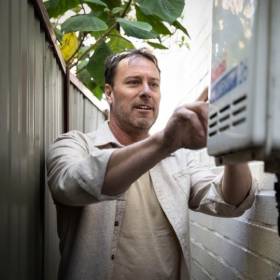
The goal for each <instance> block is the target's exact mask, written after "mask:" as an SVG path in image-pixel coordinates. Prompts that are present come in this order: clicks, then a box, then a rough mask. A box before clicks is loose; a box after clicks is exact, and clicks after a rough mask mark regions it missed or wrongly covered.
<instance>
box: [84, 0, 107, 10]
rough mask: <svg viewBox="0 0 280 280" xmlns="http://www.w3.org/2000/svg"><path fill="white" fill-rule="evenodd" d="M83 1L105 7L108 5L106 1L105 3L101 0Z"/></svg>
mask: <svg viewBox="0 0 280 280" xmlns="http://www.w3.org/2000/svg"><path fill="white" fill-rule="evenodd" d="M81 1H82V2H83V3H91V4H96V5H99V6H103V7H106V8H107V7H108V6H107V4H106V3H104V2H103V1H101V0H81Z"/></svg>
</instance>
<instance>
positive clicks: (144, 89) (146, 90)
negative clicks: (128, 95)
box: [140, 83, 151, 97]
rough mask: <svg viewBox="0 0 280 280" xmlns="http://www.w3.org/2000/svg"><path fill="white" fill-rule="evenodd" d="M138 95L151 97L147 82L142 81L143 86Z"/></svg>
mask: <svg viewBox="0 0 280 280" xmlns="http://www.w3.org/2000/svg"><path fill="white" fill-rule="evenodd" d="M140 96H147V97H151V88H150V86H149V84H148V83H143V87H142V91H141V93H140Z"/></svg>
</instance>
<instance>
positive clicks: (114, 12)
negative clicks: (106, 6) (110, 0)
mask: <svg viewBox="0 0 280 280" xmlns="http://www.w3.org/2000/svg"><path fill="white" fill-rule="evenodd" d="M123 10H124V8H123V7H115V8H113V9H112V11H111V12H112V14H113V15H116V14H120V13H122V12H123Z"/></svg>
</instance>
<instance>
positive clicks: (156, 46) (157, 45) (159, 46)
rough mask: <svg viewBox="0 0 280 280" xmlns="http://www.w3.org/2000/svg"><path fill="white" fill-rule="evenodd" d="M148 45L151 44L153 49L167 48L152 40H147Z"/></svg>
mask: <svg viewBox="0 0 280 280" xmlns="http://www.w3.org/2000/svg"><path fill="white" fill-rule="evenodd" d="M147 43H148V44H149V45H150V46H152V47H153V48H155V49H161V50H167V49H168V48H167V47H166V46H164V45H162V44H159V43H154V42H147Z"/></svg>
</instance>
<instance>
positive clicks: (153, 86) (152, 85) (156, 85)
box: [150, 83, 159, 88]
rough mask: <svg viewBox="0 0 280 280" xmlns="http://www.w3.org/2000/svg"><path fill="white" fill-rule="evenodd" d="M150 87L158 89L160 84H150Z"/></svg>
mask: <svg viewBox="0 0 280 280" xmlns="http://www.w3.org/2000/svg"><path fill="white" fill-rule="evenodd" d="M150 87H152V88H158V87H159V84H158V83H151V84H150Z"/></svg>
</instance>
